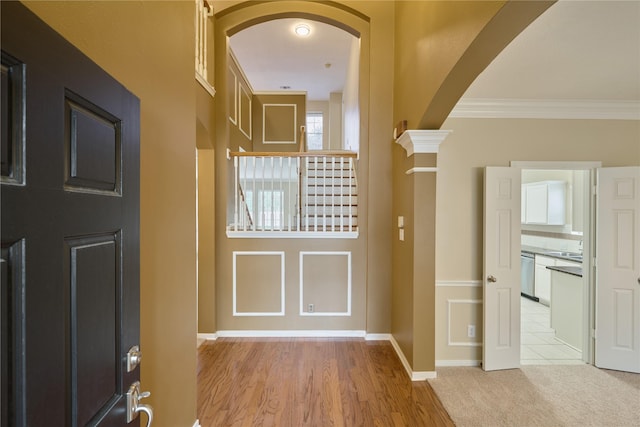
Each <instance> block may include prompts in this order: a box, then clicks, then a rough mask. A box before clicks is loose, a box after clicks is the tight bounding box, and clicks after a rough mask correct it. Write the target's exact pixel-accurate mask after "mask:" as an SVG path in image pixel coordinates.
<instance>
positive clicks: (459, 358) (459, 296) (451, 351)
mask: <svg viewBox="0 0 640 427" xmlns="http://www.w3.org/2000/svg"><path fill="white" fill-rule="evenodd" d="M470 325H471V326H472V329H474V331H473V332H475V337H469V336H468V335H469V332H470V331H469V326H470ZM482 330H483V325H482V282H481V281H479V280H466V281H463V280H458V281H436V365H437V366H476V365H477V364H478V361H479V360H481V359H482Z"/></svg>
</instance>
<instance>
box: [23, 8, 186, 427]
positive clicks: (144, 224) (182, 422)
mask: <svg viewBox="0 0 640 427" xmlns="http://www.w3.org/2000/svg"><path fill="white" fill-rule="evenodd" d="M26 4H27V6H28V7H29V8H30V9H32V10H33V11H34V12H35V13H36V14H38V15H39V16H40V17H41V18H43V19H44V20H45V21H46V22H47V23H48V24H49V25H51V26H52V27H53V28H54V29H56V30H57V31H58V32H60V33H61V34H62V35H63V36H64V37H65V38H67V39H68V40H69V41H70V42H71V43H73V44H74V45H76V46H77V47H78V48H79V49H80V50H82V51H83V52H84V53H85V54H87V55H88V56H89V57H91V58H92V59H93V60H94V61H95V62H97V63H98V65H100V66H101V67H102V68H104V69H105V70H106V71H107V72H109V73H110V74H111V75H113V76H114V77H115V78H116V79H118V80H119V81H120V82H121V83H123V84H124V85H125V86H126V87H127V88H128V89H129V90H131V91H132V92H133V93H134V94H136V95H137V96H138V97H139V98H140V107H141V111H140V115H141V117H140V125H141V126H140V127H141V141H140V145H141V147H140V148H141V150H140V151H141V165H140V184H141V188H140V194H141V201H140V209H141V224H140V239H141V241H140V244H141V248H140V252H141V256H140V276H141V277H140V293H141V307H140V315H141V316H140V317H141V347H142V351H143V352H144V355H145V357H144V361H143V363H142V365H141V374H142V388H143V390H150V391H151V393H152V394H151V397H150V398H149V399H148V402H149V403H150V404H151V405H152V406H153V407H154V410H155V419H154V426H171V427H173V426H191V425H193V423H194V421H195V420H196V371H195V369H196V337H195V333H194V332H195V330H196V288H195V246H196V242H195V179H194V178H195V157H194V155H195V139H196V132H195V126H194V118H195V117H196V113H195V108H196V98H195V86H194V68H193V62H194V61H193V41H194V38H195V35H194V28H193V22H194V21H193V19H194V4H193V2H181V1H166V2H137V1H136V2H134V1H131V2H117V3H112V2H104V1H95V2H93V1H83V2H27V3H26ZM168 367H171V368H170V369H169V368H168Z"/></svg>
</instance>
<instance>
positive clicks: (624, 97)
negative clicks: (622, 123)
mask: <svg viewBox="0 0 640 427" xmlns="http://www.w3.org/2000/svg"><path fill="white" fill-rule="evenodd" d="M298 22H300V20H295V19H286V20H277V21H270V22H267V23H264V24H259V25H255V26H253V27H250V28H248V29H246V30H243V31H241V32H240V33H237V34H236V35H234V36H232V37H231V47H232V49H233V51H234V53H235V55H236V57H237V58H238V60H239V62H240V64H241V67H242V68H243V70H244V71H245V74H246V75H247V77H248V79H249V81H250V83H251V85H252V86H253V89H254V90H255V91H280V90H282V89H281V88H280V87H281V86H284V85H286V86H290V87H291V89H290V90H294V91H307V92H308V98H309V99H311V100H316V99H327V98H328V93H329V92H333V91H341V90H342V87H343V85H344V77H345V74H346V65H347V62H348V55H349V47H350V40H351V38H352V36H351V35H350V34H348V33H346V32H344V31H342V30H339V29H337V28H335V27H332V26H330V25H327V24H323V23H320V22H310V24H311V26H312V34H311V36H310V37H308V38H306V39H300V38H297V37H295V36H293V33H292V28H293V26H294V24H295V23H298ZM326 63H331V64H332V65H331V67H330V68H326V67H325V64H326ZM476 98H482V99H533V100H612V101H630V100H632V101H638V100H640V0H627V1H611V0H601V1H592V0H590V1H584V0H561V1H559V2H558V3H556V4H555V5H553V6H551V7H550V8H549V9H548V10H547V11H546V12H545V13H544V14H543V15H542V16H540V17H539V18H538V19H537V20H536V21H535V22H533V23H532V24H531V25H530V26H529V27H528V28H527V29H525V30H524V31H523V32H522V33H521V34H520V35H519V36H518V37H516V39H515V40H514V41H513V42H512V43H511V44H510V45H509V46H507V48H506V49H505V50H504V51H503V52H502V53H501V54H500V55H499V56H498V57H497V58H496V59H495V60H494V61H493V62H492V63H491V64H490V65H489V66H488V67H487V68H486V69H485V71H484V72H483V73H481V74H480V76H478V78H477V79H476V80H475V81H474V82H473V84H472V85H471V86H470V87H469V89H468V90H467V92H466V93H465V94H464V96H463V99H476Z"/></svg>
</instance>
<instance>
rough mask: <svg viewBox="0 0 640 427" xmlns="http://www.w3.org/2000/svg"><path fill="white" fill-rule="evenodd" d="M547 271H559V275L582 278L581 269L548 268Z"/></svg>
mask: <svg viewBox="0 0 640 427" xmlns="http://www.w3.org/2000/svg"><path fill="white" fill-rule="evenodd" d="M547 269H549V270H553V271H559V272H561V273H567V274H571V275H572V276H578V277H582V267H553V266H548V267H547Z"/></svg>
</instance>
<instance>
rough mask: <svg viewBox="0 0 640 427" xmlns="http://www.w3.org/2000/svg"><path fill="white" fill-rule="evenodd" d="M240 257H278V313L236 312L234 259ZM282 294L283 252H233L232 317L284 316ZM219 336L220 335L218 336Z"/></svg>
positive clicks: (283, 291)
mask: <svg viewBox="0 0 640 427" xmlns="http://www.w3.org/2000/svg"><path fill="white" fill-rule="evenodd" d="M238 255H241V256H247V255H248V256H274V255H276V256H280V311H273V312H248V311H238V308H237V307H238V306H237V302H238V300H237V292H236V286H237V276H236V271H237V264H236V258H237V257H238ZM284 294H285V269H284V251H264V252H262V251H233V316H256V317H260V316H284ZM218 336H220V335H218Z"/></svg>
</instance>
